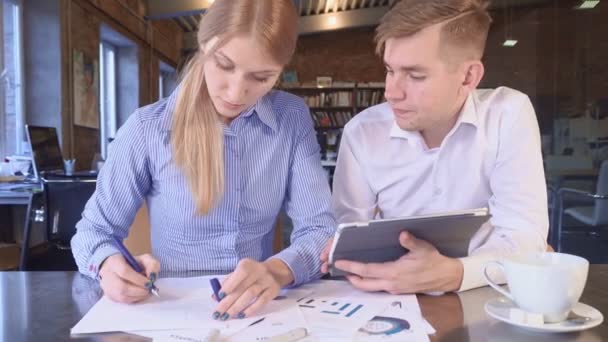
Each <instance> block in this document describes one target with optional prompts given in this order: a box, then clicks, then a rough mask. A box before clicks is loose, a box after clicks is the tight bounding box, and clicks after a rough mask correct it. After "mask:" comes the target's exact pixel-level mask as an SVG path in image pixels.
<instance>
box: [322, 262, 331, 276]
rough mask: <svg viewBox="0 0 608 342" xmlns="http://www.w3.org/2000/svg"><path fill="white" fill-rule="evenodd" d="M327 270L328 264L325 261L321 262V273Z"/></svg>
mask: <svg viewBox="0 0 608 342" xmlns="http://www.w3.org/2000/svg"><path fill="white" fill-rule="evenodd" d="M327 272H329V264H328V263H327V262H324V263H322V264H321V273H327Z"/></svg>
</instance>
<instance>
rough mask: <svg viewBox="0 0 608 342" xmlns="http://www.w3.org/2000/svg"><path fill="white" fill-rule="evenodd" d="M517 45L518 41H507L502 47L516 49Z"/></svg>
mask: <svg viewBox="0 0 608 342" xmlns="http://www.w3.org/2000/svg"><path fill="white" fill-rule="evenodd" d="M516 44H517V40H516V39H505V42H504V43H502V46H507V47H514V46H515V45H516Z"/></svg>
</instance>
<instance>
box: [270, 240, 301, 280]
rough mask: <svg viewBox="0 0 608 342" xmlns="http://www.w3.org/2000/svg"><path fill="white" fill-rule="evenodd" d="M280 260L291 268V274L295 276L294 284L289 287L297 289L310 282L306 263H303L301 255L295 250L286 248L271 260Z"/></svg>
mask: <svg viewBox="0 0 608 342" xmlns="http://www.w3.org/2000/svg"><path fill="white" fill-rule="evenodd" d="M273 258H275V259H279V260H281V261H283V262H284V263H285V265H287V267H289V270H290V271H291V274H292V275H293V283H291V284H290V285H288V287H295V286H298V285H300V284H302V283H305V282H307V281H308V280H309V278H310V277H309V276H308V270H307V268H306V265H305V264H304V262H302V260H301V258H300V255H299V254H298V252H297V251H295V250H294V249H293V248H286V249H284V250H282V251H281V252H279V253H278V254H276V255H274V256H272V257H271V259H273Z"/></svg>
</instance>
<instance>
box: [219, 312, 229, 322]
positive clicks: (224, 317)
mask: <svg viewBox="0 0 608 342" xmlns="http://www.w3.org/2000/svg"><path fill="white" fill-rule="evenodd" d="M228 317H230V315H229V314H228V313H227V312H224V314H223V315H222V317H220V319H221V320H222V321H225V320H227V319H228Z"/></svg>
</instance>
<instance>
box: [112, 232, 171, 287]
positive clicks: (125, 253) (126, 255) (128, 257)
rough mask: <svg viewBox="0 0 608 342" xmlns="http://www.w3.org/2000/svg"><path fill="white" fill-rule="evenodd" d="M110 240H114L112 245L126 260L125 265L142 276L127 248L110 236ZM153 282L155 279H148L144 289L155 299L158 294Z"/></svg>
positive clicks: (142, 271) (140, 269) (141, 270)
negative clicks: (148, 281) (147, 284)
mask: <svg viewBox="0 0 608 342" xmlns="http://www.w3.org/2000/svg"><path fill="white" fill-rule="evenodd" d="M112 238H113V239H114V243H115V244H116V247H117V248H118V250H119V251H120V254H122V256H123V257H124V258H125V260H127V263H128V264H129V265H131V267H132V268H133V270H134V271H135V272H137V273H142V274H143V273H144V270H143V269H142V268H141V266H139V263H138V262H137V260H135V258H134V257H133V256H132V255H131V253H129V251H128V250H127V247H125V245H123V243H122V241H121V240H120V239H119V238H117V237H116V236H114V235H112ZM155 280H156V279H150V286H149V287H148V286H146V287H148V290H150V292H152V294H154V295H155V296H157V297H160V296H159V294H158V288H157V287H156V286H155V285H154V281H155Z"/></svg>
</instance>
